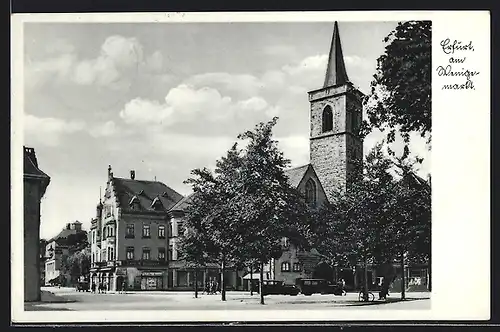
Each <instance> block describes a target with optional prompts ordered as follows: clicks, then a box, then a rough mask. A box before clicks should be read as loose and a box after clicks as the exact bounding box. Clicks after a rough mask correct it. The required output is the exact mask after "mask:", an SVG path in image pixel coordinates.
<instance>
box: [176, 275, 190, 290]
mask: <svg viewBox="0 0 500 332" xmlns="http://www.w3.org/2000/svg"><path fill="white" fill-rule="evenodd" d="M187 275H188V274H187V272H186V271H177V286H179V287H186V286H188V280H187Z"/></svg>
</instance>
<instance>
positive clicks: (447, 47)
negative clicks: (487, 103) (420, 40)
mask: <svg viewBox="0 0 500 332" xmlns="http://www.w3.org/2000/svg"><path fill="white" fill-rule="evenodd" d="M439 45H440V46H441V50H442V51H443V53H444V54H446V55H447V56H448V64H442V65H439V66H437V67H436V73H437V75H438V76H440V77H443V78H446V83H444V84H443V85H442V90H475V89H476V87H475V85H474V77H476V76H477V75H479V71H476V70H474V69H471V68H466V66H465V64H466V61H467V56H466V54H468V53H469V52H474V45H473V44H472V41H468V42H463V41H460V40H454V41H451V40H450V38H446V39H443V40H441V42H440V43H439Z"/></svg>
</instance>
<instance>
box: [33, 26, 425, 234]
mask: <svg viewBox="0 0 500 332" xmlns="http://www.w3.org/2000/svg"><path fill="white" fill-rule="evenodd" d="M396 25H397V22H363V23H360V22H339V31H340V38H341V42H342V48H343V53H344V58H345V62H346V68H347V74H348V76H349V78H350V80H351V81H352V82H353V84H354V85H355V86H357V87H358V88H359V89H360V90H361V91H362V92H364V93H368V92H369V87H370V82H371V79H372V76H373V74H374V72H375V68H376V60H377V58H378V57H379V56H380V55H381V54H383V52H384V48H385V44H384V42H383V38H384V37H385V36H387V35H388V34H389V32H390V31H391V30H393V29H394V28H395V27H396ZM332 32H333V22H326V23H323V22H314V23H262V22H261V23H129V24H125V23H25V25H24V122H23V126H24V144H25V145H27V146H29V147H33V148H35V151H36V154H37V158H38V162H39V165H40V168H41V169H42V170H43V171H44V172H46V173H47V174H48V175H49V176H50V177H51V183H50V185H49V187H48V188H47V191H46V194H45V196H44V198H43V200H42V207H41V209H42V211H41V237H43V238H50V237H52V236H54V235H56V234H57V233H58V232H59V231H60V230H61V229H62V228H63V227H64V225H65V224H66V223H67V222H72V221H74V220H79V221H81V222H82V223H83V227H84V228H86V229H88V228H89V226H90V220H91V218H93V217H94V216H95V207H96V204H97V203H98V202H99V192H100V188H102V190H104V188H105V186H106V180H107V168H108V165H111V166H112V169H113V173H114V175H115V176H116V177H126V178H127V177H129V176H130V170H135V172H136V179H138V180H140V179H143V180H154V179H156V180H157V181H161V182H163V183H165V184H167V185H168V186H170V187H172V188H173V189H174V190H176V191H177V192H179V193H180V194H183V195H186V194H189V193H190V191H191V189H190V187H188V186H187V185H185V184H184V183H183V181H185V180H186V179H187V178H189V176H190V171H191V170H192V169H195V168H199V167H209V168H212V167H214V165H215V161H216V160H217V159H218V158H220V157H221V156H222V155H224V154H225V152H226V151H227V150H228V149H229V148H230V146H231V145H232V143H234V142H235V141H236V140H237V138H236V136H237V135H238V134H239V133H241V132H243V131H245V130H248V129H252V128H253V127H254V125H255V124H257V123H258V122H260V121H267V120H270V119H271V118H272V117H273V116H278V117H279V121H278V124H277V125H276V127H275V130H274V135H275V138H276V139H277V140H278V141H279V145H280V148H281V149H282V150H283V151H284V153H285V156H286V157H287V158H289V159H290V160H291V165H292V166H299V165H303V164H306V163H308V162H309V140H308V138H309V128H310V126H309V102H308V96H307V92H308V91H311V90H315V89H318V88H321V87H322V85H323V81H324V75H325V71H326V63H327V54H328V51H329V47H330V42H331V37H332ZM381 138H382V134H381V133H378V132H374V133H373V134H370V136H368V137H367V138H366V139H365V142H364V151H365V153H366V152H368V150H369V149H370V148H371V147H372V146H373V145H374V144H375V143H376V142H378V141H379V140H380V139H381ZM411 150H412V152H413V153H414V154H415V155H419V156H421V157H424V158H425V161H424V164H423V165H422V167H421V169H420V170H419V173H420V174H421V175H422V176H426V175H427V173H429V172H430V155H429V153H428V151H427V150H426V147H425V141H424V140H423V139H419V138H418V136H416V135H413V136H412V142H411Z"/></svg>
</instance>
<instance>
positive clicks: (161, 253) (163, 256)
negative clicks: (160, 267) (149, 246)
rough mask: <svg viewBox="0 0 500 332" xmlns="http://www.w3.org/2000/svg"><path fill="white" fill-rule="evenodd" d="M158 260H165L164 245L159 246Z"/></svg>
mask: <svg viewBox="0 0 500 332" xmlns="http://www.w3.org/2000/svg"><path fill="white" fill-rule="evenodd" d="M158 260H159V261H164V260H165V248H164V247H161V248H158Z"/></svg>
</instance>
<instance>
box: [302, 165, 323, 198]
mask: <svg viewBox="0 0 500 332" xmlns="http://www.w3.org/2000/svg"><path fill="white" fill-rule="evenodd" d="M309 180H312V181H313V182H314V184H315V187H316V201H317V206H318V207H320V206H321V205H323V204H324V203H326V202H327V201H328V199H327V196H326V193H325V190H324V189H323V185H322V184H321V181H320V180H319V178H318V175H317V174H316V172H315V171H314V168H313V166H312V165H309V167H308V168H307V170H306V171H305V173H304V175H303V177H302V179H301V180H300V182H299V184H298V186H297V190H299V192H301V193H302V194H305V192H306V184H307V182H308V181H309Z"/></svg>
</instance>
